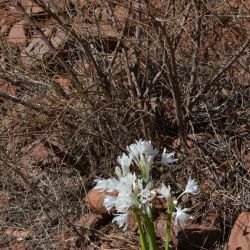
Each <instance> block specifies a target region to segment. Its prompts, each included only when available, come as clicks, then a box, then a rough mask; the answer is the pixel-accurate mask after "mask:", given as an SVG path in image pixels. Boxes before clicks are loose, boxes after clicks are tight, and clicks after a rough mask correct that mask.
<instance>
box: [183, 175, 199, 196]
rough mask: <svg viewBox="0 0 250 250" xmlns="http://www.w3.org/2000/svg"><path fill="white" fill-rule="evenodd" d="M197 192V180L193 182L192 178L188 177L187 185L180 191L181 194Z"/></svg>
mask: <svg viewBox="0 0 250 250" xmlns="http://www.w3.org/2000/svg"><path fill="white" fill-rule="evenodd" d="M197 193H198V185H197V182H195V181H194V180H191V179H189V180H188V183H187V186H186V188H185V190H184V192H183V193H182V195H184V194H197Z"/></svg>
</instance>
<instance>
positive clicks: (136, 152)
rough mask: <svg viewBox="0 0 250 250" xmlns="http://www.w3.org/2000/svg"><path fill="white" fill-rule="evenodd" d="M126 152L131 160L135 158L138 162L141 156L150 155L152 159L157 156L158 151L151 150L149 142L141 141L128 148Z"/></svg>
mask: <svg viewBox="0 0 250 250" xmlns="http://www.w3.org/2000/svg"><path fill="white" fill-rule="evenodd" d="M127 150H128V151H129V153H130V155H131V156H132V157H133V158H137V160H139V157H140V156H141V155H143V154H144V155H150V156H151V157H153V158H154V157H155V156H156V155H157V154H158V150H157V149H154V148H153V146H152V144H151V141H143V140H141V139H140V140H139V141H136V143H134V144H131V145H130V146H128V147H127Z"/></svg>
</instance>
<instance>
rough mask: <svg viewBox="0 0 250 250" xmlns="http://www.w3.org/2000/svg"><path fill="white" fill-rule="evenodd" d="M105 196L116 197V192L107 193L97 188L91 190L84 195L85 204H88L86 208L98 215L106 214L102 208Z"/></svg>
mask: <svg viewBox="0 0 250 250" xmlns="http://www.w3.org/2000/svg"><path fill="white" fill-rule="evenodd" d="M106 195H110V196H116V195H117V193H116V192H109V193H107V192H104V191H102V190H100V189H97V188H93V189H91V190H90V191H89V192H88V193H87V195H86V202H87V204H88V207H89V208H90V209H92V210H93V211H95V212H98V213H100V214H106V213H108V211H107V210H106V208H105V207H104V206H103V201H104V198H105V196H106Z"/></svg>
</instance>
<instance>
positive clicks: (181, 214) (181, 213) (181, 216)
mask: <svg viewBox="0 0 250 250" xmlns="http://www.w3.org/2000/svg"><path fill="white" fill-rule="evenodd" d="M189 210H190V209H188V208H184V209H181V208H180V207H177V208H176V212H174V213H173V216H175V222H174V223H175V224H177V223H180V224H182V223H185V222H186V221H188V220H189V219H190V218H191V216H190V215H189V214H187V213H186V212H188V211H189Z"/></svg>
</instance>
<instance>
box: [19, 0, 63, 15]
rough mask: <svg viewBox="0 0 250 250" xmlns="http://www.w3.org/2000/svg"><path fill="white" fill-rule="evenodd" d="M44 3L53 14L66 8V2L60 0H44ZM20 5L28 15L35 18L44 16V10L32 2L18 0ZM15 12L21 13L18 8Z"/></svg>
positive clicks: (30, 0) (29, 0)
mask: <svg viewBox="0 0 250 250" xmlns="http://www.w3.org/2000/svg"><path fill="white" fill-rule="evenodd" d="M44 2H45V3H46V4H47V6H48V7H49V8H50V9H51V10H52V11H53V12H55V13H58V12H61V11H63V10H64V9H65V7H66V1H62V0H53V1H51V0H46V1H44ZM20 4H21V5H22V7H23V8H24V10H25V11H26V13H27V14H29V15H32V16H37V15H44V14H46V12H45V11H44V9H43V8H41V7H40V6H38V5H37V4H35V3H34V2H32V0H20ZM15 11H16V12H17V13H19V12H20V13H22V11H21V10H20V9H19V8H18V7H16V8H15Z"/></svg>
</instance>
